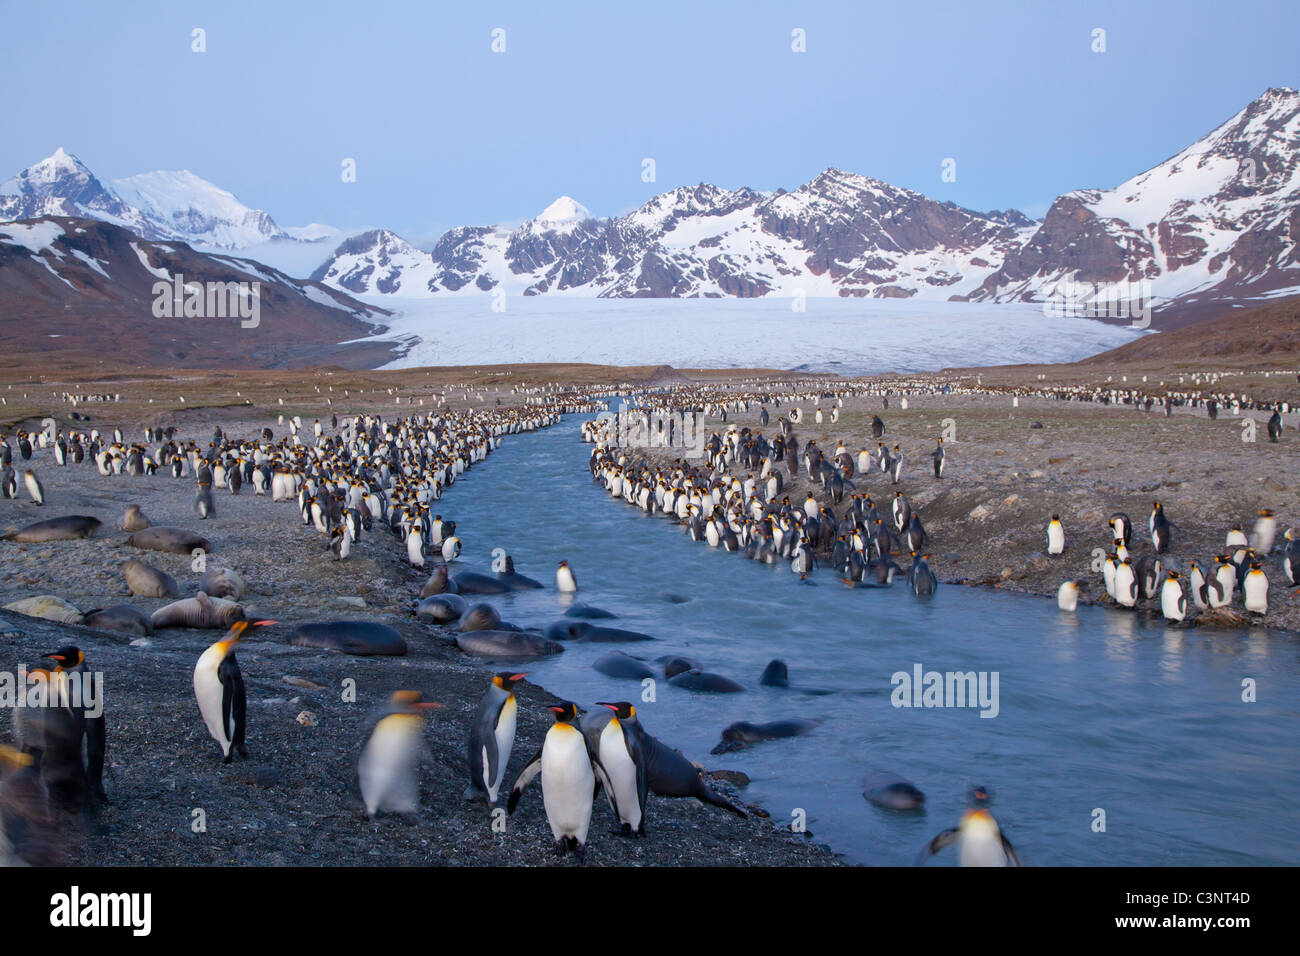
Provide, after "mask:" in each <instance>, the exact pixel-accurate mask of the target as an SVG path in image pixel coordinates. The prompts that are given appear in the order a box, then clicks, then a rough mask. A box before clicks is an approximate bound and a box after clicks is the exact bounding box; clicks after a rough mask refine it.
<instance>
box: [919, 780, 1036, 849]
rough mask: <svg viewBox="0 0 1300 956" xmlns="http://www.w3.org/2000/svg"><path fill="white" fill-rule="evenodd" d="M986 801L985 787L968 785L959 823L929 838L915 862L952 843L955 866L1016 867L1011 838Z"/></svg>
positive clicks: (987, 799) (986, 792) (988, 798)
mask: <svg viewBox="0 0 1300 956" xmlns="http://www.w3.org/2000/svg"><path fill="white" fill-rule="evenodd" d="M989 800H990V797H989V793H988V791H987V790H986V789H985V788H983V787H972V788H971V791H970V804H971V806H970V809H969V810H967V811H966V812H965V813H964V814H962V818H961V822H960V823H959V824H957V826H955V827H953V828H952V829H951V830H944V831H943V832H942V833H940V834H939V835H938V836H936V837H935V838H934V839H933V840H931V841H930V844H929V846H927V847H926V848H925V849H924V850H923V851H921V859H920V860H918V861H917V862H918V863H923V862H925V860H926V859H928V858H929V857H931V856H933V855H934V854H936V853H938V852H939V851H940V850H942V849H943V848H944V847H946V846H951V845H953V844H956V845H957V865H958V866H1019V865H1020V860H1019V858H1018V857H1017V856H1016V851H1015V849H1014V848H1013V847H1012V846H1011V841H1010V840H1008V839H1007V837H1006V834H1004V833H1003V832H1002V830H1001V828H1000V827H999V826H998V822H997V821H996V820H994V819H993V814H991V813H989V811H988V804H989Z"/></svg>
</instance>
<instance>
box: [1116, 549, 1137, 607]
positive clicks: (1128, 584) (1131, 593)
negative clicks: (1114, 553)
mask: <svg viewBox="0 0 1300 956" xmlns="http://www.w3.org/2000/svg"><path fill="white" fill-rule="evenodd" d="M1137 600H1138V580H1137V575H1136V574H1135V573H1134V571H1133V565H1132V564H1130V563H1129V561H1128V559H1127V558H1125V559H1124V560H1122V561H1120V563H1119V564H1118V565H1116V567H1115V601H1116V602H1117V603H1118V604H1120V605H1121V606H1122V607H1137Z"/></svg>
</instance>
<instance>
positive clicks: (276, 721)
mask: <svg viewBox="0 0 1300 956" xmlns="http://www.w3.org/2000/svg"><path fill="white" fill-rule="evenodd" d="M244 415H246V412H245V411H244V410H240V411H239V413H238V414H235V413H226V414H225V415H222V414H220V413H212V412H209V413H208V414H206V415H205V414H203V413H199V414H179V415H177V416H173V417H171V418H169V421H173V422H175V421H176V420H177V419H180V420H181V422H180V423H181V425H182V434H181V435H180V436H179V437H180V438H182V439H188V438H194V439H195V440H196V441H201V443H202V444H206V442H207V440H209V438H210V437H211V432H212V424H213V423H214V420H215V421H219V422H220V424H221V426H222V427H223V428H224V429H225V430H226V432H227V433H228V434H230V435H232V436H238V435H247V434H251V433H252V431H253V430H254V428H256V429H259V430H260V428H261V427H263V426H264V425H268V424H269V425H271V427H273V428H274V429H275V430H276V432H277V435H278V434H280V433H281V431H282V430H283V426H280V425H278V424H277V423H276V420H275V415H274V414H270V415H268V416H267V418H265V419H262V418H249V417H244ZM101 427H103V426H101ZM108 427H109V428H110V433H111V427H112V426H111V425H110V426H108ZM131 437H132V436H130V435H128V439H129V438H131ZM505 440H506V441H510V440H511V439H510V438H506V439H505ZM27 464H29V465H34V467H35V468H36V471H37V473H38V475H39V476H40V478H41V481H42V482H43V484H44V486H45V492H46V496H47V502H46V504H45V505H44V506H41V507H38V506H36V505H34V504H33V503H32V502H31V501H29V500H27V499H26V498H25V496H23V497H20V498H19V499H18V500H16V501H8V500H0V531H8V530H13V529H15V528H18V527H22V526H24V525H26V524H29V523H31V522H34V521H38V520H43V519H46V518H51V517H56V516H59V515H65V514H92V515H95V516H96V517H99V518H100V519H101V520H102V521H103V522H104V527H103V528H101V529H100V530H99V532H98V533H97V534H96V535H95V536H94V537H93V538H92V539H90V540H83V541H59V542H49V543H43V544H18V543H14V542H11V541H3V542H0V605H2V604H7V603H10V602H12V601H16V600H19V599H22V598H27V597H32V596H37V595H44V594H53V595H57V596H59V597H62V598H64V599H65V600H67V601H69V602H70V603H72V604H73V605H75V606H76V607H77V608H78V609H80V610H82V611H87V610H90V609H92V608H96V607H107V606H111V605H114V604H122V603H131V604H134V605H135V606H136V607H138V608H140V609H141V610H143V611H145V612H151V611H153V610H154V609H156V608H158V607H161V606H162V605H164V604H166V603H168V602H167V600H165V599H152V598H143V597H134V598H132V597H130V596H129V594H128V589H127V587H126V583H125V579H124V578H123V576H122V572H121V570H120V565H121V564H122V562H123V561H125V560H127V559H129V558H136V559H140V560H144V561H147V562H149V563H151V564H153V565H154V566H155V567H158V568H161V569H163V570H165V571H167V572H168V573H170V574H172V575H173V576H174V577H175V578H176V579H177V581H178V582H179V584H180V586H181V590H182V593H183V594H192V593H193V592H194V591H195V590H196V589H197V587H198V581H199V577H200V575H199V574H198V573H197V572H196V571H194V570H192V569H191V567H190V560H191V559H190V558H189V557H186V556H181V555H171V554H164V553H161V552H156V551H149V552H143V551H138V550H136V549H134V548H130V547H127V546H126V545H125V544H124V541H125V539H126V537H127V534H126V533H124V532H119V531H118V530H116V529H117V523H118V521H119V520H120V518H121V516H122V513H123V512H124V511H125V510H126V507H127V505H128V504H131V503H134V504H138V505H139V506H140V508H141V510H142V511H143V512H144V514H145V515H147V516H148V517H149V518H150V520H151V521H152V522H153V524H154V525H168V526H176V527H182V528H188V529H192V530H195V531H198V532H199V533H201V534H203V535H204V536H206V537H208V538H209V539H210V541H211V543H212V546H213V548H212V554H211V556H210V558H209V560H210V561H211V562H212V563H213V564H216V565H218V566H228V567H231V568H234V569H235V570H237V571H238V572H239V573H240V574H241V575H242V576H243V578H244V580H245V581H246V582H247V584H248V587H249V593H248V594H247V595H246V596H245V598H244V599H243V602H242V603H243V604H244V606H245V607H246V609H247V612H248V614H249V616H250V617H255V618H269V619H274V620H277V621H279V622H281V623H280V624H278V625H275V626H273V627H269V628H258V629H255V630H254V631H253V632H252V633H251V634H250V636H249V637H248V638H247V639H246V640H245V642H244V643H243V644H242V645H241V648H240V650H239V652H238V657H239V661H240V665H241V668H242V670H243V673H244V679H245V682H246V684H247V688H248V696H249V718H248V728H249V729H248V748H249V752H250V759H249V760H248V761H246V762H243V761H240V760H238V759H236V761H235V762H234V763H233V764H231V765H229V766H224V765H223V764H222V763H221V753H220V748H219V746H218V745H217V744H216V743H215V742H214V741H213V740H212V739H211V738H210V737H209V735H208V733H207V730H206V729H205V727H204V726H203V723H202V720H201V718H200V716H199V713H198V708H197V705H196V704H195V701H194V693H193V686H192V679H193V669H194V662H195V661H196V660H197V658H198V656H199V655H200V654H201V653H202V651H203V650H204V649H205V648H206V647H207V646H209V645H210V644H211V643H212V642H213V641H215V640H217V639H219V638H220V637H221V636H222V632H221V631H198V630H192V629H165V630H159V631H157V632H156V633H155V634H154V635H153V636H151V637H145V638H134V637H131V636H127V635H122V634H115V633H113V632H108V631H100V630H96V629H91V628H86V627H74V626H64V625H60V624H56V623H52V622H50V621H45V620H40V619H36V618H27V617H23V616H21V615H17V614H14V613H11V612H4V611H0V669H4V670H8V671H10V672H13V671H15V670H16V669H17V668H18V666H19V665H27V666H35V665H38V664H39V663H40V661H39V658H40V656H41V655H43V654H45V653H48V652H50V651H53V650H55V649H56V648H58V647H60V646H62V645H64V644H67V643H75V644H77V645H79V646H80V647H81V648H82V649H83V650H84V651H85V652H86V655H87V658H88V660H89V662H90V664H91V665H92V668H93V669H94V670H96V671H102V672H103V673H104V675H105V677H104V680H105V684H106V699H107V705H106V715H107V722H108V737H109V758H108V766H107V771H106V788H107V790H108V793H109V796H110V799H111V800H112V804H111V806H109V807H108V808H107V809H106V810H105V811H104V813H103V815H102V817H101V818H100V819H99V820H97V821H91V822H89V823H88V824H86V825H85V826H83V825H81V824H80V823H79V822H77V821H72V820H64V821H62V824H61V828H60V832H59V834H58V835H57V837H56V838H55V839H56V840H57V843H58V846H59V850H60V853H61V854H62V857H63V858H64V859H66V860H67V861H68V862H73V863H84V864H91V865H151V866H156V865H201V864H225V865H230V864H241V863H244V864H256V865H357V864H360V865H368V864H369V865H374V864H396V865H418V864H463V865H475V864H491V865H523V864H545V863H549V862H551V861H553V860H554V859H555V858H554V857H553V856H552V855H551V852H550V851H551V845H552V838H551V835H550V830H549V828H548V827H547V824H546V818H545V814H544V810H543V807H542V800H541V792H540V789H539V788H538V786H537V784H536V783H534V785H533V787H532V788H531V789H530V790H529V791H528V792H527V793H526V794H525V795H524V798H523V799H522V801H521V802H520V805H519V808H518V809H517V811H516V812H515V814H514V815H513V816H512V817H510V818H508V820H506V821H505V824H504V832H497V831H495V830H494V829H493V818H492V817H491V816H490V815H489V813H488V811H487V809H486V808H485V807H484V806H482V805H481V804H474V803H470V802H467V801H465V800H464V799H463V797H462V791H463V790H464V787H465V784H466V782H467V780H466V770H465V758H464V756H463V753H464V747H465V743H464V742H465V733H466V730H467V728H468V726H469V723H470V721H471V718H472V715H473V713H474V710H475V708H476V706H477V703H478V700H479V698H480V697H481V696H482V694H483V692H484V690H485V689H486V687H487V680H488V677H489V673H490V672H489V670H488V669H487V668H486V666H485V665H484V664H482V663H481V662H478V661H476V660H474V659H472V658H469V657H467V656H465V655H464V654H462V653H461V652H460V651H459V650H457V649H456V648H455V647H454V645H452V644H450V643H449V642H448V639H447V638H448V632H446V631H444V630H443V629H440V628H433V627H426V626H424V625H420V624H418V623H416V622H415V620H414V618H413V617H412V615H411V611H410V606H411V603H412V600H413V598H414V597H415V596H416V594H417V593H418V591H419V588H420V586H421V584H422V583H423V581H424V579H425V577H426V575H425V574H423V573H420V572H418V571H416V570H415V569H413V568H411V567H410V566H409V565H408V563H407V562H406V560H405V556H404V552H403V549H402V547H401V544H400V542H398V541H397V539H395V538H394V537H392V536H391V535H390V534H389V533H388V532H387V531H386V530H383V529H381V528H379V527H378V526H377V527H376V529H375V531H374V533H372V534H367V535H363V536H362V539H361V541H360V542H359V543H358V545H357V546H356V547H355V548H354V550H353V553H352V555H351V556H350V558H349V559H348V560H347V561H345V562H339V563H336V562H333V561H332V560H331V555H330V553H329V552H328V551H327V550H326V549H325V546H324V543H325V538H324V536H322V535H320V534H319V533H318V532H316V531H315V530H314V529H309V528H305V527H303V526H302V525H301V520H300V518H299V515H298V512H297V508H296V504H295V503H294V502H280V503H272V501H271V499H270V497H269V495H268V496H255V495H254V494H253V491H252V488H251V487H250V486H249V485H245V486H244V488H243V490H242V492H241V494H240V495H238V496H235V495H232V494H231V493H230V492H229V491H224V490H220V489H215V490H214V494H215V495H216V514H215V516H214V517H213V518H211V519H209V520H206V521H200V520H199V519H198V516H197V515H196V514H195V513H194V511H193V506H192V499H193V494H194V482H193V479H192V477H186V478H182V479H179V480H178V479H174V478H172V477H171V476H170V474H167V475H163V474H161V473H160V474H158V475H155V476H144V477H138V478H131V477H127V476H114V477H105V476H102V475H100V474H99V473H98V472H97V471H96V470H95V468H94V466H93V464H91V463H89V462H86V463H84V464H83V465H80V466H76V465H69V466H68V467H66V468H61V467H58V466H57V465H55V464H54V462H53V460H52V459H51V457H50V452H48V451H42V450H37V451H36V452H35V454H34V457H33V460H32V462H30V463H27ZM15 465H19V466H22V465H23V463H21V462H19V461H18V460H17V455H15ZM475 467H479V468H491V467H493V462H492V460H491V458H490V457H489V458H488V460H487V461H485V462H483V463H481V464H479V465H476V466H475ZM468 493H469V491H468V489H464V488H457V487H456V486H452V487H451V488H450V489H449V490H448V491H447V493H446V494H445V495H444V498H443V504H444V505H445V510H446V511H447V513H448V515H449V516H453V515H454V513H455V501H456V497H457V496H458V495H461V494H468ZM463 533H471V532H470V529H464V531H463ZM521 570H524V571H526V570H527V569H526V568H523V569H521ZM363 602H364V603H363ZM339 618H365V619H372V620H380V621H383V622H385V623H389V624H392V625H393V626H395V627H397V628H398V629H399V630H400V631H401V632H402V633H403V635H404V636H405V637H406V639H407V642H408V645H409V648H410V652H409V653H408V655H407V656H405V657H397V658H391V657H388V658H359V657H348V656H345V655H341V654H336V653H331V652H322V651H313V650H308V649H303V648H296V647H291V646H289V645H288V644H287V643H285V640H284V638H285V635H287V634H288V632H289V631H290V630H291V629H292V628H293V627H294V626H296V625H297V624H300V623H304V622H307V621H313V620H329V619H339ZM353 682H354V683H353ZM353 687H354V688H355V695H354V696H355V700H349V699H345V696H349V697H351V696H353V695H351V694H350V693H349V692H350V690H351V689H352V688H353ZM402 688H411V689H418V690H421V691H423V692H424V694H425V696H426V698H427V699H431V700H434V701H438V702H440V703H442V704H444V705H445V708H446V709H444V710H438V711H434V712H433V713H432V716H431V718H430V719H429V721H428V724H427V729H426V739H427V741H428V752H427V755H426V759H425V762H424V763H425V765H424V766H423V768H422V773H421V779H422V787H421V800H420V810H419V812H418V813H417V814H416V815H415V816H414V817H413V818H392V817H380V818H379V820H378V821H376V822H368V821H366V820H365V819H364V817H363V815H362V810H361V803H360V799H359V796H358V795H357V792H356V787H355V768H356V760H357V757H358V755H359V753H360V749H361V745H362V742H363V741H364V739H365V737H366V735H367V732H368V727H369V723H368V721H369V719H370V717H371V713H372V709H373V708H374V707H375V706H377V705H378V704H380V703H381V702H382V701H384V700H386V699H387V697H388V695H389V694H390V693H391V692H392V691H394V690H397V689H402ZM517 693H518V696H519V700H520V708H519V727H518V734H517V737H516V745H515V750H514V754H513V756H512V758H511V762H510V769H509V771H508V772H507V781H513V779H514V777H515V776H516V775H517V773H518V772H519V770H520V769H522V767H523V766H524V764H525V763H526V762H527V760H528V759H529V758H530V757H531V756H532V755H533V754H534V753H535V752H536V749H537V747H538V746H540V743H541V740H542V738H543V735H544V734H545V730H546V728H547V727H548V726H549V724H550V717H551V714H550V712H549V711H548V710H547V709H546V705H547V704H548V703H551V702H553V700H554V698H552V697H551V696H549V695H548V694H547V693H546V692H545V691H544V690H542V689H541V688H538V687H534V686H532V685H530V684H528V683H526V682H525V683H523V684H521V685H520V686H519V688H518V689H517ZM10 721H11V716H10V713H9V712H8V711H7V710H6V711H3V712H0V742H10V741H12V728H11V726H10ZM649 729H650V730H651V732H653V731H654V728H653V727H651V728H649ZM668 742H669V743H671V740H669V741H668ZM740 782H741V783H742V784H743V780H742V781H740ZM714 785H715V788H717V789H719V790H720V791H721V792H723V793H725V794H727V795H729V797H730V798H731V799H733V800H735V801H737V802H740V803H742V804H743V802H744V799H743V792H740V791H737V790H736V789H735V788H734V787H733V786H732V785H731V783H730V782H729V781H728V780H726V779H721V778H720V779H717V780H715V781H714ZM601 800H602V802H601V803H600V804H598V805H597V806H596V808H595V813H594V815H593V824H592V832H591V838H590V843H589V847H588V853H587V858H586V862H587V863H588V864H611V865H652V864H659V865H669V864H671V865H781V866H799V865H835V864H836V863H837V862H838V861H837V859H836V857H835V856H834V855H833V854H832V853H831V852H830V851H829V850H827V849H826V848H825V847H822V846H819V845H817V844H816V843H815V842H814V841H813V839H812V838H811V836H810V835H807V834H798V835H796V834H792V833H790V832H789V830H787V829H781V828H779V827H778V826H777V825H776V824H774V823H772V822H770V821H769V820H768V819H767V818H766V814H765V813H764V812H763V811H762V809H761V808H757V807H754V808H751V814H750V817H749V818H748V819H741V818H739V817H737V816H734V815H732V814H730V813H727V812H726V811H723V810H720V809H718V808H716V807H705V806H704V805H702V804H700V803H698V802H697V801H695V800H693V799H688V800H666V799H658V798H652V803H651V805H650V808H649V816H648V824H647V827H648V829H649V830H650V835H649V837H648V838H647V839H644V840H631V839H625V838H620V837H615V836H612V835H607V831H609V830H610V829H611V828H612V826H613V821H612V818H611V815H610V811H609V808H608V806H607V804H605V803H604V802H603V800H604V798H603V797H602V798H601ZM500 826H501V824H499V823H498V828H500Z"/></svg>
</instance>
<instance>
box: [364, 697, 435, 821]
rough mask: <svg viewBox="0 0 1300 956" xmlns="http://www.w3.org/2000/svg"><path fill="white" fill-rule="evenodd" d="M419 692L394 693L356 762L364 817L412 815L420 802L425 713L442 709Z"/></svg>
mask: <svg viewBox="0 0 1300 956" xmlns="http://www.w3.org/2000/svg"><path fill="white" fill-rule="evenodd" d="M421 698H422V695H421V694H420V692H419V691H418V690H399V691H395V692H394V693H393V695H392V697H390V698H389V700H388V704H387V706H386V707H385V708H384V709H383V710H382V711H380V713H379V715H378V719H377V720H376V721H375V725H374V727H373V728H372V729H371V731H370V736H369V737H368V738H367V739H366V743H365V746H364V747H363V748H362V749H361V758H360V759H359V760H358V761H357V781H358V782H359V784H360V786H361V800H362V802H363V803H364V804H365V805H366V816H368V817H370V818H372V819H373V818H374V817H375V815H376V814H378V813H380V812H381V811H382V812H385V813H414V812H415V809H416V807H417V806H419V802H420V784H419V780H418V778H417V777H416V767H417V766H419V763H420V739H421V736H422V734H423V731H424V717H425V713H426V712H427V711H430V710H435V709H438V708H441V707H442V704H435V703H433V702H432V701H426V700H423V699H421Z"/></svg>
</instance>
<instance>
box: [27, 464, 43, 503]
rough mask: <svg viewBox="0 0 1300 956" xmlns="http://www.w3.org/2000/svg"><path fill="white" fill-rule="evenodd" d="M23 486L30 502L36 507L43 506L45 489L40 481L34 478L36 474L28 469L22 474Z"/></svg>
mask: <svg viewBox="0 0 1300 956" xmlns="http://www.w3.org/2000/svg"><path fill="white" fill-rule="evenodd" d="M23 484H24V485H26V487H27V494H28V495H29V496H30V497H31V499H32V501H34V502H36V504H38V505H43V504H45V488H44V487H43V486H42V485H41V480H40V479H39V478H37V477H36V472H34V471H32V470H31V469H30V468H28V469H27V470H26V471H24V472H23Z"/></svg>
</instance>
